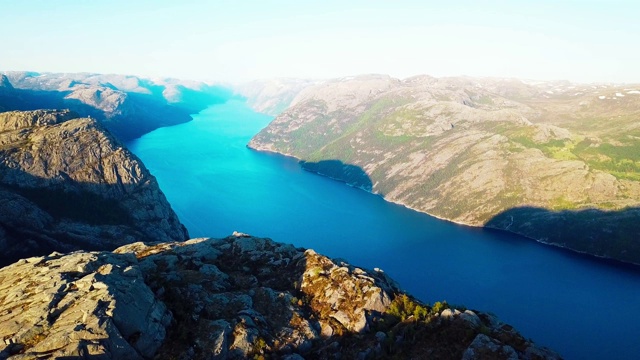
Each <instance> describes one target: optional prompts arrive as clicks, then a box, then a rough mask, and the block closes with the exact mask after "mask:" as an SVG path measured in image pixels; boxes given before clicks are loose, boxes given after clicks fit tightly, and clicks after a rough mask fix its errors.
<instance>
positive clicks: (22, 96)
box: [0, 72, 231, 140]
mask: <svg viewBox="0 0 640 360" xmlns="http://www.w3.org/2000/svg"><path fill="white" fill-rule="evenodd" d="M2 84H9V86H12V87H11V89H10V90H11V91H9V90H7V89H8V88H7V86H4V87H5V90H4V91H3V90H2V89H3V85H2ZM230 96H231V94H230V92H229V91H227V90H225V89H224V88H222V87H219V86H212V85H207V84H204V83H200V82H193V81H180V80H175V79H157V80H149V79H144V78H139V77H136V76H131V75H102V74H88V73H75V74H74V73H71V74H56V73H44V74H41V73H34V72H7V73H6V75H3V78H2V81H1V82H0V110H5V111H6V110H35V109H47V108H58V109H61V108H68V109H71V110H73V111H76V112H77V113H79V114H80V115H82V116H91V117H92V118H95V119H97V120H98V121H100V122H101V123H102V124H103V125H105V126H106V127H107V128H108V129H109V130H110V131H111V132H112V133H114V134H115V135H116V136H117V137H118V138H119V139H121V140H129V139H132V138H136V137H139V136H141V135H143V134H145V133H147V132H150V131H152V130H154V129H157V128H159V127H162V126H170V125H176V124H180V123H184V122H187V121H189V120H191V117H190V114H193V113H196V112H199V111H200V110H202V109H204V108H206V107H207V106H209V105H211V104H216V103H221V102H224V101H226V99H228V98H229V97H230Z"/></svg>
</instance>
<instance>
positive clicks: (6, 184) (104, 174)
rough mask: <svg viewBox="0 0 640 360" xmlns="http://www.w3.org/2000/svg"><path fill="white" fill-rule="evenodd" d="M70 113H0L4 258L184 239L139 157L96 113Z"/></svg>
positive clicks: (0, 215)
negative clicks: (85, 116)
mask: <svg viewBox="0 0 640 360" xmlns="http://www.w3.org/2000/svg"><path fill="white" fill-rule="evenodd" d="M76 116H77V114H74V113H72V112H69V111H48V110H37V111H30V112H5V113H0V190H1V191H0V193H1V194H4V197H3V198H2V200H3V201H2V202H0V209H1V210H2V211H0V230H1V232H0V234H2V235H3V241H2V242H0V244H2V246H3V250H4V251H3V257H5V258H6V257H9V258H15V257H16V256H18V254H29V252H30V251H33V250H34V249H33V248H34V247H35V248H38V247H42V248H43V250H42V251H51V250H64V251H68V250H72V249H81V248H88V249H113V248H115V247H117V246H119V245H123V244H126V243H130V242H134V241H148V240H151V239H153V240H158V241H177V240H184V239H187V238H188V234H187V231H186V229H185V228H184V226H182V224H181V223H180V221H179V220H178V218H177V216H176V214H175V213H174V212H173V210H172V209H171V206H170V205H169V203H168V202H167V200H166V198H165V197H164V194H162V192H161V191H160V188H159V187H158V184H157V182H156V180H155V178H154V177H153V176H152V175H151V174H150V173H149V171H148V170H147V169H146V168H145V167H144V165H143V164H142V162H141V161H140V160H139V159H138V158H137V157H136V156H135V155H133V154H132V153H131V152H129V151H128V150H127V149H126V148H124V147H123V145H122V144H121V143H120V142H119V141H117V140H116V139H115V138H114V137H113V136H112V135H110V134H109V133H108V132H107V131H105V130H104V128H103V127H102V126H101V125H99V124H98V123H96V121H95V120H93V119H73V120H70V119H72V118H74V117H76ZM14 252H15V254H13V253H14ZM12 254H13V255H12ZM31 255H33V253H31Z"/></svg>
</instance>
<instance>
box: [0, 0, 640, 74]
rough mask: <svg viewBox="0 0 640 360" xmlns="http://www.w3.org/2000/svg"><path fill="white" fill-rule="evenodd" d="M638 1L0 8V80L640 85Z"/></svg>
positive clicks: (6, 0)
mask: <svg viewBox="0 0 640 360" xmlns="http://www.w3.org/2000/svg"><path fill="white" fill-rule="evenodd" d="M639 44H640V1H636V0H609V1H594V0H580V1H577V0H576V1H574V0H555V1H549V0H539V1H525V0H522V1H517V0H512V1H490V0H487V1H483V0H476V1H455V0H450V1H445V0H440V1H429V0H423V1H403V0H396V1H379V0H367V1H360V0H351V1H349V0H340V1H334V0H322V1H305V0H296V1H285V0H271V1H267V0H262V1H242V0H235V1H226V0H215V1H195V0H180V1H173V0H172V1H164V0H156V1H145V0H135V1H134V0H109V1H90V0H55V1H52V0H42V1H37V0H21V1H15V0H0V71H10V70H28V71H38V72H95V73H116V74H132V75H139V76H145V77H174V78H182V79H192V80H204V81H214V82H218V81H220V82H242V81H248V80H253V79H268V78H273V77H297V78H334V77H342V76H349V75H357V74H367V73H379V74H389V75H392V76H394V77H399V78H405V77H409V76H413V75H418V74H428V75H432V76H438V77H440V76H459V75H468V76H493V77H516V78H521V79H536V80H570V81H574V82H616V83H640V66H639V64H640V46H638V45H639Z"/></svg>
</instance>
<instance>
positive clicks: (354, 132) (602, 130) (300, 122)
mask: <svg viewBox="0 0 640 360" xmlns="http://www.w3.org/2000/svg"><path fill="white" fill-rule="evenodd" d="M304 84H306V86H303V87H301V86H297V84H296V86H289V87H288V89H289V90H290V91H289V92H288V93H287V92H285V91H284V90H283V89H282V87H281V90H280V92H281V93H286V96H285V97H284V98H285V100H286V102H287V103H289V106H288V108H287V109H286V110H284V111H283V112H282V113H281V114H279V115H278V116H277V117H276V118H275V120H274V121H273V122H272V123H271V124H270V125H269V126H268V127H267V128H265V129H263V130H262V131H261V132H260V133H259V134H257V135H256V136H255V137H254V138H253V139H252V140H251V142H250V143H249V147H251V148H254V149H258V150H264V151H273V152H278V153H281V154H286V155H290V156H294V157H296V158H298V159H300V160H303V161H304V163H303V167H305V168H306V169H308V170H310V171H314V172H318V173H321V174H325V175H328V176H331V177H333V178H337V179H340V180H343V181H346V182H348V183H351V184H353V185H356V186H360V187H363V188H365V189H366V190H369V191H372V192H374V193H377V194H380V195H382V196H384V198H385V199H387V200H389V201H392V202H396V203H399V204H403V205H405V206H407V207H410V208H412V209H415V210H418V211H422V212H426V213H428V214H431V215H434V216H437V217H440V218H443V219H447V220H451V221H454V222H457V223H462V224H469V225H473V226H487V227H492V228H497V229H503V230H508V231H512V232H515V233H518V234H522V235H525V236H528V237H530V238H534V239H537V240H539V241H542V242H545V243H549V244H553V245H558V246H561V247H565V248H569V249H573V250H576V251H579V252H586V253H589V254H593V255H596V256H603V257H608V258H614V259H618V260H622V261H627V262H634V263H640V85H637V86H634V85H620V86H618V85H607V84H572V83H569V82H562V81H560V82H523V81H519V80H514V79H491V78H482V79H477V78H468V77H457V78H434V77H429V76H416V77H412V78H408V79H404V80H399V79H394V78H392V77H389V76H383V75H367V76H358V77H350V78H341V79H334V80H328V81H324V82H306V83H304ZM265 88H267V87H265ZM253 93H255V94H261V95H264V94H265V92H264V91H262V92H261V91H259V90H254V92H253ZM266 93H267V94H268V93H269V92H266ZM275 96H276V97H277V93H276V94H275ZM289 99H290V100H289ZM249 101H250V103H252V104H254V105H253V106H254V108H256V109H258V110H260V109H264V108H265V104H269V103H273V101H274V100H273V99H271V98H269V97H264V96H263V97H262V98H261V97H260V96H257V97H255V98H250V99H249Z"/></svg>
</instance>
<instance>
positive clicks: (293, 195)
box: [129, 101, 640, 359]
mask: <svg viewBox="0 0 640 360" xmlns="http://www.w3.org/2000/svg"><path fill="white" fill-rule="evenodd" d="M270 120H271V118H270V117H268V116H265V115H261V114H256V113H254V112H252V111H251V110H249V109H247V108H246V107H245V106H244V104H242V103H241V102H237V101H231V102H229V103H227V104H225V105H218V106H214V107H211V108H209V109H207V110H205V111H203V112H202V113H200V114H198V115H196V116H195V117H194V121H192V122H190V123H187V124H182V125H178V126H173V127H169V128H162V129H159V130H156V131H154V132H152V133H150V134H147V135H145V136H144V137H142V138H141V139H138V140H136V141H134V142H133V143H131V144H129V147H130V148H131V149H132V151H133V152H134V153H136V154H137V155H138V156H139V157H140V158H142V160H143V161H144V163H145V164H146V165H147V167H148V168H149V169H150V170H151V171H152V172H153V173H154V174H155V176H156V177H157V178H158V182H159V183H160V186H161V188H162V190H163V191H164V193H165V194H166V195H167V198H168V199H169V201H170V202H171V204H172V206H173V208H174V210H175V211H176V212H177V213H178V216H179V217H180V219H181V220H182V222H183V223H184V224H185V225H186V226H187V228H188V229H189V232H190V234H191V236H192V237H199V236H213V237H223V236H227V235H229V234H231V233H232V232H233V231H234V230H237V231H241V232H245V233H250V234H252V235H256V236H264V237H270V238H272V239H274V240H276V241H281V242H289V243H293V244H295V245H296V246H302V247H307V248H313V249H315V250H317V251H318V252H321V253H324V254H326V255H328V256H331V257H341V258H345V259H347V260H348V261H349V262H350V263H352V264H354V265H358V266H362V267H366V268H373V267H380V268H382V269H383V270H385V271H386V272H387V273H388V274H390V275H391V276H392V277H393V278H395V279H396V280H397V281H398V282H399V283H400V284H401V285H402V286H403V287H404V288H405V289H406V290H408V291H409V292H411V293H412V294H414V295H415V296H417V297H419V298H421V299H422V300H424V301H426V302H430V303H432V302H434V301H439V300H447V301H448V302H449V303H453V304H464V305H466V306H467V307H469V308H473V309H479V310H484V311H490V312H493V313H495V314H497V315H498V316H499V317H500V318H501V319H502V320H504V321H505V322H508V323H510V324H512V325H514V326H516V327H517V328H518V329H519V330H520V331H521V332H522V334H523V335H524V336H525V337H529V338H532V339H533V340H534V341H536V342H538V343H539V344H542V345H545V346H549V347H551V348H553V349H555V350H557V351H559V352H560V353H561V354H562V355H563V356H565V357H566V358H568V359H634V358H635V359H637V358H640V270H639V269H638V268H636V267H629V266H621V265H616V264H612V263H609V262H605V261H597V260H594V259H591V258H589V257H585V256H580V255H576V254H573V253H570V252H567V251H561V250H558V249H553V248H550V247H547V246H543V245H540V244H537V243H535V242H533V241H530V240H527V239H523V238H520V237H517V236H513V235H509V234H504V233H501V232H496V231H490V230H482V229H475V228H469V227H464V226H458V225H455V224H452V223H449V222H445V221H441V220H437V219H435V218H432V217H429V216H427V215H424V214H420V213H417V212H414V211H411V210H408V209H406V208H404V207H401V206H397V205H394V204H390V203H387V202H385V201H384V200H382V198H380V197H379V196H376V195H371V194H368V193H366V192H364V191H362V190H358V189H355V188H351V187H349V186H346V185H345V184H343V183H340V182H336V181H333V180H330V179H327V178H324V177H321V176H318V175H315V174H311V173H308V172H305V171H303V170H301V169H300V167H299V166H298V164H297V162H296V161H295V160H293V159H291V158H286V157H283V156H279V155H273V154H265V153H258V152H255V151H252V150H249V149H247V148H246V147H245V145H246V144H247V142H248V141H249V139H250V138H251V137H252V136H253V135H254V134H255V133H257V132H258V131H259V130H260V129H261V128H263V127H264V126H266V125H267V124H268V123H269V121H270Z"/></svg>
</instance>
